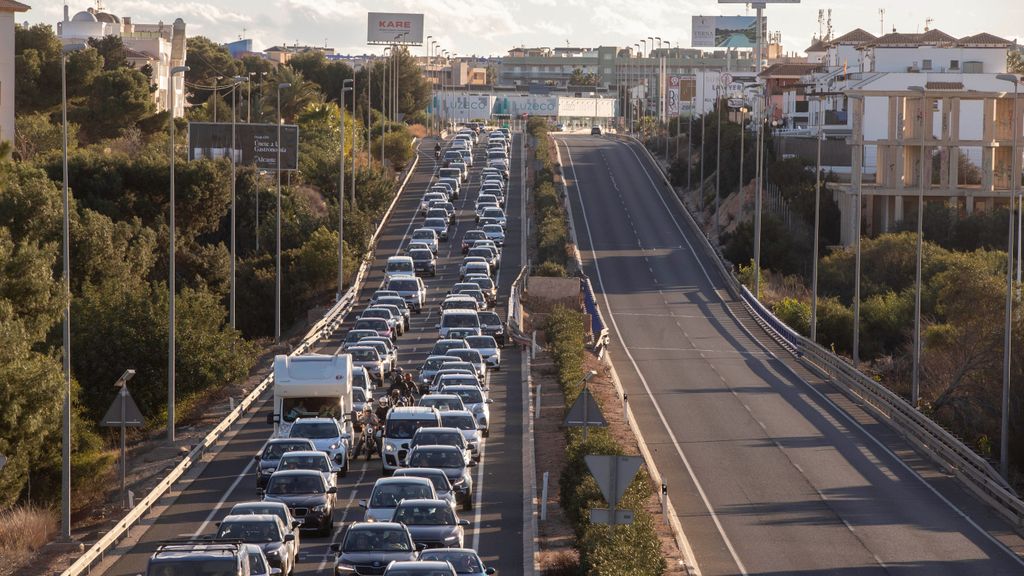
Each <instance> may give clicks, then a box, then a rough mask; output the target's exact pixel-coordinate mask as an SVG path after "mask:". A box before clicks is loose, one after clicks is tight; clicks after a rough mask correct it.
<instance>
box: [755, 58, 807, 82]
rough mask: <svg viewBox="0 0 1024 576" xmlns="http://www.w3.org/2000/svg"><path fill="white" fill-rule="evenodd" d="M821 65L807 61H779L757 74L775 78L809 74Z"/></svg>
mask: <svg viewBox="0 0 1024 576" xmlns="http://www.w3.org/2000/svg"><path fill="white" fill-rule="evenodd" d="M821 67H822V65H821V64H815V63H808V62H780V63H776V64H772V65H771V66H769V67H767V68H765V69H764V70H762V71H761V73H760V74H758V76H764V77H765V78H773V77H775V78H777V77H779V76H803V75H805V74H810V73H811V72H814V71H815V70H819V69H821Z"/></svg>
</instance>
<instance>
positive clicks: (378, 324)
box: [355, 318, 388, 332]
mask: <svg viewBox="0 0 1024 576" xmlns="http://www.w3.org/2000/svg"><path fill="white" fill-rule="evenodd" d="M387 327H388V323H387V321H386V320H383V319H381V318H361V319H359V320H356V324H355V329H356V330H367V329H368V330H375V331H378V332H379V331H380V330H387Z"/></svg>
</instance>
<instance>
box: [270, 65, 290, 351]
mask: <svg viewBox="0 0 1024 576" xmlns="http://www.w3.org/2000/svg"><path fill="white" fill-rule="evenodd" d="M291 87H292V85H291V83H290V82H281V83H279V84H278V85H277V164H276V167H277V227H276V228H277V229H276V230H275V238H276V253H275V254H274V263H275V270H276V272H275V273H274V342H280V341H281V147H282V143H281V90H282V89H285V88H291Z"/></svg>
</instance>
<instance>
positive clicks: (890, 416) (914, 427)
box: [632, 139, 1024, 530]
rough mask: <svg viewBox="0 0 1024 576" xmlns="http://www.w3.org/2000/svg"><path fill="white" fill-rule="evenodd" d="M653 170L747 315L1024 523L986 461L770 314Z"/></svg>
mask: <svg viewBox="0 0 1024 576" xmlns="http://www.w3.org/2000/svg"><path fill="white" fill-rule="evenodd" d="M632 140H633V141H634V142H636V144H637V148H640V149H642V150H644V152H645V153H646V154H647V157H648V160H649V161H650V163H651V164H652V165H655V166H656V165H657V162H656V161H655V160H654V159H653V158H651V156H650V153H649V152H647V149H646V148H645V147H644V146H643V145H642V144H640V143H639V142H637V141H636V140H635V139H632ZM658 174H659V175H660V176H661V177H662V181H663V184H664V185H665V187H666V190H667V191H668V195H669V196H670V197H671V198H673V199H674V200H675V202H676V203H677V204H678V206H679V208H680V212H681V214H682V215H683V216H684V217H685V221H686V224H687V225H688V226H689V227H690V229H691V231H693V232H694V234H693V236H694V237H695V238H698V239H699V240H698V241H699V243H700V247H701V248H702V249H703V250H704V252H705V253H706V254H707V255H709V256H710V257H709V258H708V260H710V261H711V262H713V263H714V266H715V269H716V270H717V271H718V273H719V274H720V275H721V276H722V278H723V279H725V281H726V283H727V285H728V288H729V291H730V292H731V293H732V294H733V296H734V297H735V298H739V299H740V301H742V302H743V304H744V307H745V308H746V309H747V311H748V312H749V313H750V315H751V317H752V318H753V319H754V320H755V321H756V322H757V323H758V324H759V325H760V326H761V327H762V328H763V329H764V330H765V332H766V333H767V334H768V335H769V336H770V337H771V338H773V339H774V340H776V341H777V342H778V343H779V344H781V345H783V346H784V347H785V348H786V349H788V350H789V351H790V352H792V353H793V354H794V355H795V356H797V357H798V358H800V359H801V360H803V361H804V363H805V365H806V366H808V367H809V368H811V369H812V370H815V371H817V372H819V373H822V374H824V375H826V376H828V377H829V378H831V380H832V382H833V383H834V384H835V385H836V386H837V387H838V388H839V389H840V390H841V391H842V392H843V393H844V394H846V395H847V396H850V397H852V398H854V399H855V400H859V401H861V402H862V405H863V406H864V407H865V408H866V409H867V410H868V411H870V412H872V413H873V414H874V415H875V416H876V417H878V418H879V419H880V420H882V421H887V422H889V423H890V424H891V425H892V426H893V427H894V428H895V429H896V431H897V432H899V433H900V434H901V435H902V436H903V437H904V438H905V439H906V440H907V441H908V442H910V443H911V444H913V445H914V446H915V447H916V448H917V449H918V450H919V451H920V452H922V453H923V454H925V455H927V456H928V457H929V458H931V459H932V460H934V461H935V462H936V463H938V464H939V465H940V466H942V467H943V468H945V469H946V470H948V471H950V473H952V474H953V475H954V476H956V477H957V478H958V479H959V480H960V481H961V483H962V484H963V485H964V486H965V487H966V488H967V489H968V490H970V491H971V492H972V493H974V494H975V496H977V497H979V498H981V499H982V500H983V501H985V502H986V503H987V504H989V505H990V506H992V507H993V509H995V510H996V512H997V513H999V514H1000V515H1001V516H1003V517H1004V518H1005V519H1006V520H1008V521H1009V522H1010V523H1011V524H1012V525H1013V526H1014V527H1015V528H1017V529H1018V530H1020V529H1022V528H1024V501H1022V500H1021V498H1020V497H1019V496H1018V495H1017V494H1016V493H1014V491H1013V489H1012V488H1011V487H1010V486H1009V484H1007V482H1006V481H1005V480H1004V479H1003V478H1002V477H1001V476H1000V475H999V474H998V473H997V472H996V471H995V469H993V468H992V466H991V465H990V464H989V463H988V461H986V460H985V459H984V458H982V457H981V456H979V455H978V454H977V453H975V452H974V451H973V450H971V449H970V448H969V447H967V446H966V445H965V444H964V443H963V442H961V441H960V440H959V439H957V438H956V437H955V436H953V435H952V434H950V433H949V432H948V431H947V430H945V429H944V428H942V427H941V426H939V425H938V424H936V423H935V422H934V421H933V420H931V419H930V418H928V417H927V416H925V415H924V414H922V413H921V412H920V411H918V410H917V409H915V408H914V407H913V406H911V405H910V404H909V403H908V402H907V401H906V400H904V399H903V398H901V397H900V396H898V395H896V394H895V393H893V392H892V391H891V390H889V389H888V388H886V387H885V386H883V385H882V384H880V383H878V382H876V381H874V380H872V379H871V378H870V377H868V376H867V375H866V374H864V373H863V372H861V371H859V370H857V369H856V368H855V367H853V366H851V365H850V364H849V363H848V362H847V361H846V360H845V359H843V358H841V357H839V356H837V355H835V354H833V353H832V352H831V351H829V350H826V349H825V348H823V347H821V346H820V345H818V344H817V343H816V342H812V341H810V340H809V339H807V338H805V337H803V336H801V335H800V334H798V333H796V332H795V331H793V330H792V329H790V328H789V327H788V326H786V324H785V323H784V322H782V321H781V320H779V319H778V318H777V317H775V316H774V315H773V314H772V313H771V312H770V311H769V310H768V309H767V308H765V307H764V306H763V305H762V304H761V303H760V302H759V301H758V300H757V299H756V298H754V295H753V294H751V293H750V292H749V291H748V290H747V289H746V288H745V287H743V286H742V285H741V284H740V282H739V281H738V280H737V279H736V277H735V276H734V275H733V274H732V271H731V265H729V264H728V263H727V262H725V261H724V260H723V259H722V258H721V256H720V255H719V254H718V253H717V252H716V251H715V250H714V248H712V246H711V244H710V242H708V240H707V238H706V237H705V236H704V234H703V233H702V232H701V230H700V227H699V226H698V225H697V222H696V221H695V220H694V219H693V216H692V214H690V212H689V211H688V210H686V208H685V207H684V206H683V205H682V203H681V202H680V201H679V198H678V197H677V196H676V195H675V193H674V191H673V189H672V185H671V184H670V183H669V181H668V180H667V179H666V178H665V175H664V174H663V173H662V172H661V171H660V170H659V171H658Z"/></svg>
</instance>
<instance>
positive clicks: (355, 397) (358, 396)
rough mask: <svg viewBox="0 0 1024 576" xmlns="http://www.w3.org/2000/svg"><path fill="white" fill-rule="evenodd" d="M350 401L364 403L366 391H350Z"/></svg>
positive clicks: (355, 389) (361, 389)
mask: <svg viewBox="0 0 1024 576" xmlns="http://www.w3.org/2000/svg"><path fill="white" fill-rule="evenodd" d="M352 401H353V402H366V390H365V389H363V388H353V389H352Z"/></svg>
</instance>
